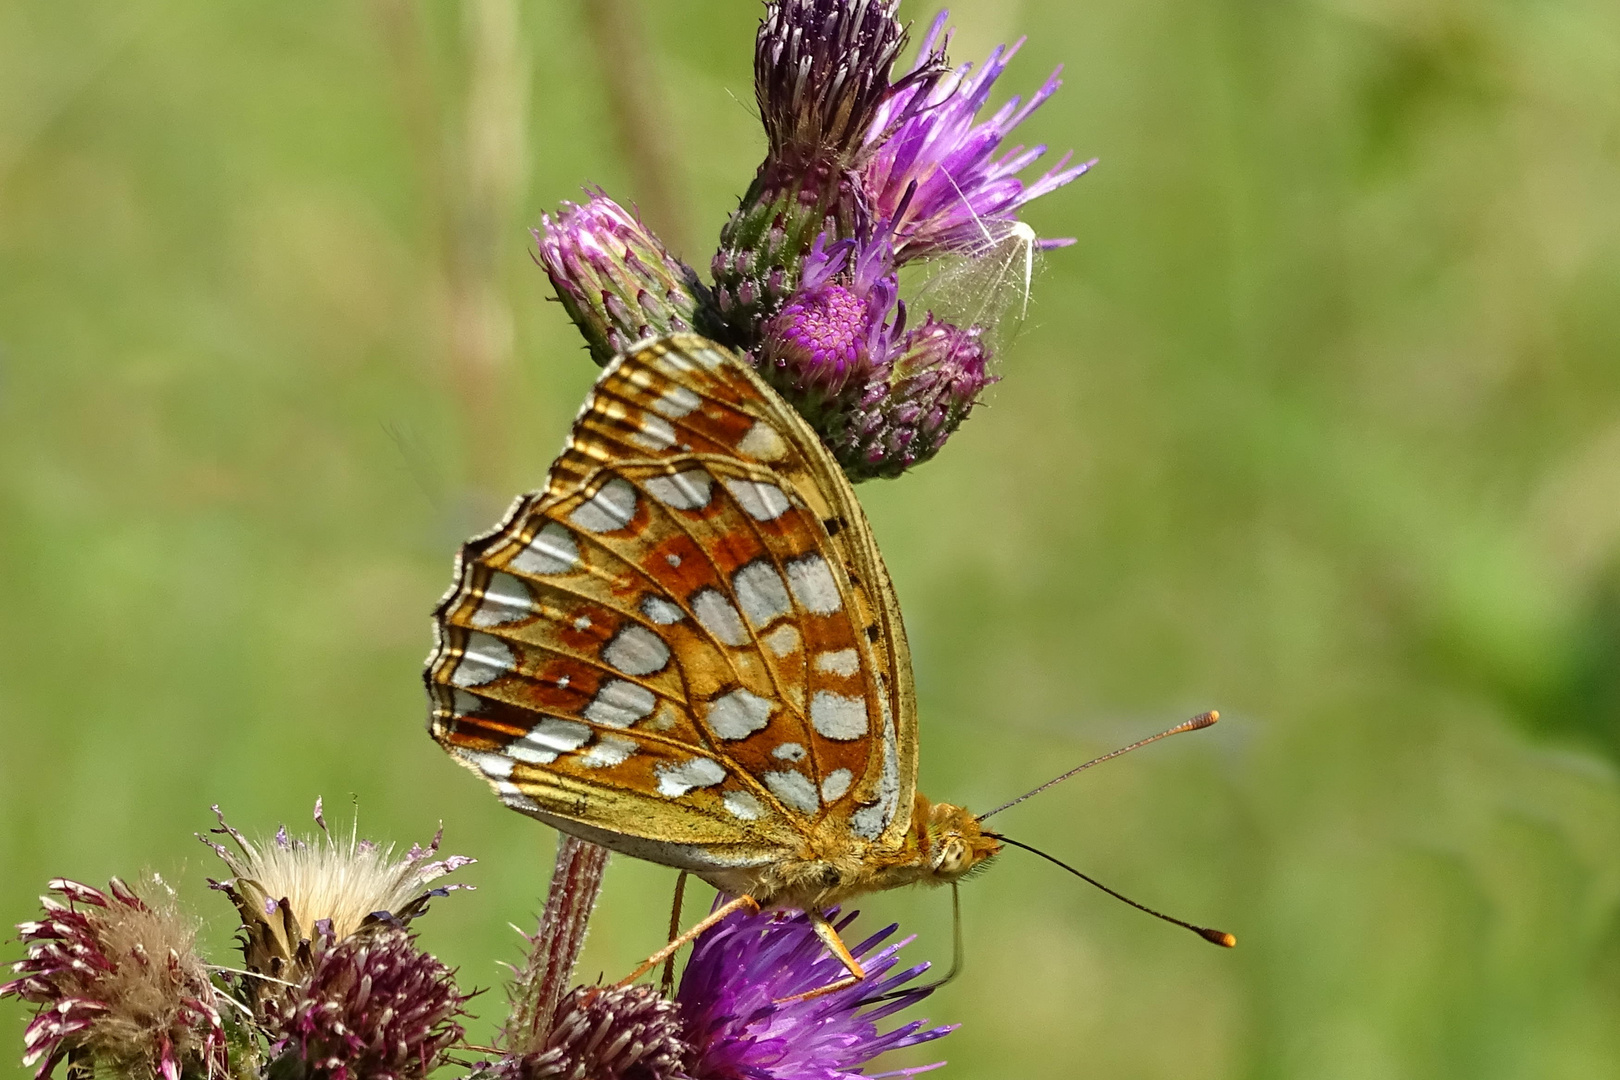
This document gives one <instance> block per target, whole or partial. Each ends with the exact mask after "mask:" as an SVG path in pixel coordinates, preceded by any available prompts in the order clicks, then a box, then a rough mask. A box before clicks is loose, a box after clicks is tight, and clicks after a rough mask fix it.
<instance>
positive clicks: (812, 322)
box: [540, 0, 1092, 481]
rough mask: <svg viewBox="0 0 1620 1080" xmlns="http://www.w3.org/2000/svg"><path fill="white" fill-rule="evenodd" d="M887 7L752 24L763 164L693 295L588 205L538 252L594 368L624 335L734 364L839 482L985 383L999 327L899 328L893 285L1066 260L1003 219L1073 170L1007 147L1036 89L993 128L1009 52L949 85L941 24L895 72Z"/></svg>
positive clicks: (811, 7)
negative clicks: (798, 425) (714, 354)
mask: <svg viewBox="0 0 1620 1080" xmlns="http://www.w3.org/2000/svg"><path fill="white" fill-rule="evenodd" d="M897 8H898V0H858V2H857V0H772V2H769V3H767V4H766V13H765V17H764V18H763V20H762V21H761V23H760V28H759V33H758V35H757V37H756V40H755V55H754V76H755V96H756V98H757V100H758V104H759V110H760V116H761V118H762V120H763V122H764V126H765V133H766V144H767V154H766V158H765V161H764V162H763V163H762V164H761V165H760V167H759V170H758V172H757V173H756V175H755V177H754V180H753V182H752V183H751V184H750V186H749V188H748V191H747V192H746V193H745V194H744V195H743V197H742V199H741V202H740V204H739V206H738V208H737V210H736V212H735V213H733V214H732V215H731V218H730V219H729V220H728V221H727V222H726V224H725V226H724V228H723V229H722V230H721V234H720V246H719V249H718V250H717V251H716V252H715V254H714V257H713V259H712V260H711V262H710V270H711V274H712V281H711V282H710V283H707V284H704V283H700V282H699V281H698V279H697V276H696V274H695V273H694V272H693V271H692V270H691V269H690V268H688V267H687V266H685V264H683V263H681V262H680V261H679V260H678V259H676V258H675V257H674V256H673V255H671V254H670V253H669V252H668V251H667V249H666V248H665V247H664V246H663V244H662V243H661V242H660V241H659V240H658V239H657V237H656V236H654V235H653V234H652V233H651V232H650V231H649V230H648V229H647V228H646V227H645V226H644V225H643V224H642V223H641V222H639V221H638V220H637V219H635V217H634V216H633V215H631V214H628V213H626V212H625V211H624V210H623V209H622V208H620V207H619V206H618V205H617V204H615V203H614V202H613V201H612V200H611V199H609V198H608V197H607V196H606V195H605V194H603V193H601V192H596V193H594V194H592V196H591V197H590V199H589V200H588V201H587V203H586V204H584V205H583V206H572V205H570V206H567V207H565V209H564V211H563V212H562V213H561V214H559V215H557V216H556V217H548V218H546V219H545V222H544V229H543V231H542V232H541V234H540V259H541V263H542V264H543V265H544V266H545V268H546V271H547V273H548V274H549V275H550V277H551V280H552V283H553V285H554V287H555V289H556V292H557V296H558V298H559V299H560V300H561V301H562V302H563V304H564V307H565V308H566V310H567V311H568V313H569V315H570V316H571V317H572V318H573V319H574V321H575V323H576V324H577V325H578V326H579V327H580V329H581V331H582V332H583V333H584V334H585V337H586V339H587V340H588V341H589V342H590V344H591V349H592V354H593V356H594V357H595V358H596V359H597V361H598V362H599V363H605V362H606V361H607V359H608V358H610V357H611V356H612V355H613V354H614V353H616V352H618V351H621V350H622V349H623V348H624V347H625V346H627V345H628V344H630V343H631V342H633V341H635V340H638V339H640V338H642V337H646V336H650V335H655V334H661V333H668V332H671V331H675V330H683V329H691V328H695V329H697V330H699V331H700V332H703V333H706V334H708V335H709V336H711V337H713V338H715V339H716V340H718V341H720V342H722V343H723V344H726V345H730V346H732V347H733V348H736V349H738V350H740V351H742V352H744V353H746V354H747V355H748V356H749V357H750V358H751V359H752V360H753V362H754V364H755V366H756V368H757V369H758V370H759V371H760V373H761V374H762V375H764V376H765V378H766V379H767V381H769V382H770V383H771V385H772V386H773V387H774V388H775V389H776V390H777V391H778V392H779V393H781V394H782V395H783V396H784V397H785V398H786V399H787V400H788V401H790V402H791V403H792V404H793V405H794V406H795V407H796V408H797V409H798V410H799V412H800V413H801V414H802V415H803V416H804V417H805V418H806V420H808V421H809V422H810V424H811V426H812V427H813V428H815V430H816V431H817V432H818V433H819V434H820V435H821V437H822V439H823V441H825V442H826V444H827V446H828V447H829V449H831V451H832V452H833V455H834V456H835V457H836V458H837V459H838V461H839V464H840V465H842V466H843V468H844V471H845V472H846V473H847V474H848V475H849V477H850V478H851V479H852V480H857V481H859V480H866V479H870V478H872V477H893V476H898V475H900V474H901V473H902V472H904V471H905V470H907V469H909V468H911V467H912V466H914V465H917V464H919V463H921V462H923V461H926V460H928V459H929V458H931V457H933V456H934V455H935V454H937V453H938V452H939V450H940V448H941V447H943V446H944V444H945V442H946V440H947V439H948V438H950V436H951V434H952V433H953V432H955V431H956V429H957V428H958V427H959V426H960V425H961V423H962V422H963V421H964V420H965V419H966V418H967V416H968V415H969V414H970V413H971V411H972V409H973V407H974V405H975V404H977V403H978V402H979V401H980V400H981V399H982V397H983V395H984V392H985V390H986V389H987V388H988V387H989V386H990V385H991V384H992V383H994V382H995V381H996V377H995V376H994V375H993V374H992V373H991V367H990V361H991V355H990V346H989V344H988V342H989V341H990V340H991V339H992V331H994V329H995V323H996V321H997V320H998V319H999V318H1000V317H1001V312H1000V311H998V310H996V309H995V305H982V304H980V305H974V307H973V313H972V314H971V316H969V317H966V318H963V317H961V316H959V315H956V314H953V312H951V311H946V310H939V309H938V308H937V306H936V305H932V304H931V305H929V306H928V307H927V310H925V311H924V312H923V313H922V318H920V319H919V318H915V317H913V318H911V319H910V320H909V322H910V324H911V325H910V328H909V329H908V326H907V323H908V317H907V313H906V305H905V302H904V300H903V299H902V297H901V289H900V278H899V272H900V269H901V268H902V267H903V266H906V265H907V264H921V263H934V264H935V265H936V266H938V265H939V264H940V261H941V260H949V261H953V262H956V263H963V264H968V265H971V264H974V263H980V264H983V265H985V266H996V265H1003V264H1010V263H1012V262H1015V261H1017V260H1018V259H1019V258H1023V259H1028V258H1031V257H1032V256H1033V252H1034V250H1035V249H1039V248H1052V247H1060V246H1063V245H1065V244H1069V243H1072V242H1073V241H1072V240H1067V239H1038V238H1036V237H1035V235H1034V233H1033V232H1031V231H1030V230H1029V228H1028V226H1026V225H1024V224H1023V223H1022V222H1021V221H1020V220H1019V217H1018V214H1019V212H1020V210H1021V209H1022V208H1023V207H1024V206H1025V205H1027V204H1028V203H1029V202H1030V201H1031V200H1033V199H1036V198H1038V197H1040V196H1041V195H1045V194H1047V193H1049V192H1051V191H1055V190H1056V189H1057V188H1060V187H1062V186H1063V185H1065V184H1067V183H1069V182H1070V181H1072V180H1074V179H1075V178H1076V177H1078V176H1080V175H1081V174H1083V173H1084V172H1085V171H1086V170H1087V169H1089V168H1090V167H1091V164H1092V163H1090V162H1087V163H1084V164H1071V163H1070V161H1071V159H1070V155H1068V154H1064V155H1063V156H1062V157H1061V158H1060V159H1059V160H1058V162H1057V163H1056V164H1055V165H1054V166H1053V167H1051V168H1049V169H1047V170H1046V171H1044V172H1042V173H1040V174H1038V175H1033V176H1032V175H1030V170H1031V168H1032V167H1033V166H1034V165H1035V163H1036V162H1037V161H1038V160H1040V159H1041V158H1042V157H1043V156H1044V154H1045V153H1046V147H1045V146H1043V145H1036V146H1029V147H1026V146H1023V145H1013V146H1007V145H1005V144H1006V143H1007V140H1008V137H1009V136H1010V135H1011V133H1012V132H1013V130H1014V129H1015V128H1017V127H1018V126H1019V125H1020V124H1022V123H1023V122H1024V121H1025V120H1026V119H1028V118H1029V116H1030V114H1031V113H1033V112H1034V111H1035V110H1036V109H1037V108H1039V107H1040V106H1041V104H1042V103H1043V102H1045V101H1046V100H1047V99H1048V98H1050V97H1051V96H1052V94H1053V93H1055V92H1056V91H1057V89H1058V86H1059V85H1060V81H1059V79H1058V76H1057V73H1056V72H1054V73H1053V74H1052V75H1051V76H1050V77H1049V78H1048V79H1047V80H1046V81H1045V82H1044V83H1043V84H1042V85H1041V86H1040V87H1039V88H1038V89H1037V90H1036V92H1035V93H1034V94H1032V95H1031V96H1030V97H1029V98H1028V99H1027V100H1024V99H1022V98H1020V97H1017V96H1015V97H1012V98H1010V99H1009V100H1007V101H1006V102H1004V103H1003V104H1001V105H1000V106H999V107H996V108H994V109H992V108H991V101H990V99H991V95H992V92H993V89H994V87H995V85H996V82H997V80H998V79H1000V77H1001V75H1002V74H1003V72H1005V71H1006V69H1007V67H1008V65H1009V63H1010V62H1011V61H1012V59H1013V57H1014V56H1015V55H1016V54H1017V52H1018V48H1019V45H1021V44H1022V42H1017V43H1014V44H1013V45H1012V46H1011V47H1005V46H1004V47H1000V48H997V49H996V50H995V51H994V52H992V53H991V54H990V57H989V58H988V59H987V60H986V61H985V63H984V64H983V65H981V66H978V67H975V66H974V65H973V64H971V63H964V64H960V65H954V66H953V65H952V63H951V61H950V59H949V57H948V50H949V45H950V38H951V34H950V31H949V29H948V28H947V23H946V13H945V12H940V14H939V15H938V17H937V18H935V19H934V21H933V23H932V25H931V26H930V28H929V30H928V33H927V34H926V35H925V36H924V38H923V40H922V42H921V44H920V46H919V47H918V49H917V51H916V57H915V60H914V61H913V62H912V64H911V66H910V67H909V68H908V69H907V70H905V71H902V72H899V73H896V71H895V65H896V63H897V60H898V57H899V55H900V53H901V51H902V47H903V45H904V43H905V39H906V28H905V26H904V25H902V24H901V23H900V22H899V20H898V19H897V17H896V10H897ZM1020 246H1023V247H1025V248H1027V249H1028V250H1026V251H1024V252H1022V254H1021V255H1020V253H1019V252H1018V251H1017V249H1018V248H1019V247H1020Z"/></svg>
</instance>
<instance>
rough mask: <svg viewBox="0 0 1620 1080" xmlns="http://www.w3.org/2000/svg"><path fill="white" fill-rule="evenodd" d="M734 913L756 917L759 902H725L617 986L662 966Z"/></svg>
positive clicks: (745, 898) (743, 898)
mask: <svg viewBox="0 0 1620 1080" xmlns="http://www.w3.org/2000/svg"><path fill="white" fill-rule="evenodd" d="M734 911H746V912H748V913H749V914H750V915H758V914H759V901H758V900H755V899H754V898H753V897H752V896H739V897H737V898H736V899H735V900H729V901H727V902H726V903H724V904H722V905H721V906H720V907H718V908H716V909H715V910H714V911H713V912H711V913H710V914H709V917H708V918H706V919H704V920H703V921H702V922H700V923H698V924H697V925H696V926H694V927H692V928H691V929H690V930H688V931H687V932H686V933H684V934H682V935H681V936H680V937H678V938H676V939H675V940H674V941H671V942H670V943H669V944H668V945H665V946H664V947H663V948H662V949H659V950H658V951H657V952H655V953H653V954H652V955H651V956H649V957H647V959H646V960H645V961H643V962H642V965H641V966H640V967H638V968H636V970H634V971H632V972H631V973H630V974H628V975H626V976H625V977H624V978H622V979H620V980H619V982H618V985H619V986H629V985H630V984H631V983H633V982H635V981H636V980H637V979H639V978H641V977H642V976H643V975H645V974H647V972H649V971H651V970H652V969H653V968H655V967H657V966H658V965H659V964H662V963H663V962H664V961H665V960H666V959H668V958H669V957H671V956H674V955H675V954H676V953H677V952H679V951H680V949H681V946H682V945H685V944H686V943H687V942H689V941H691V940H692V939H694V938H696V937H697V936H698V935H699V934H701V933H703V931H705V930H707V929H708V928H709V927H711V926H713V925H714V924H715V923H717V922H719V921H720V920H722V919H724V918H725V917H726V916H727V915H730V914H731V913H732V912H734Z"/></svg>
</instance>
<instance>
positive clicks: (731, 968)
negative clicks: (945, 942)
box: [676, 913, 955, 1080]
mask: <svg viewBox="0 0 1620 1080" xmlns="http://www.w3.org/2000/svg"><path fill="white" fill-rule="evenodd" d="M854 917H855V916H854V915H850V916H848V917H847V918H845V919H843V920H842V921H840V922H839V923H838V926H839V929H840V930H842V929H843V928H844V927H846V926H848V925H849V924H850V922H851V921H852V920H853V919H854ZM895 930H896V927H894V926H890V927H888V928H887V929H884V930H880V931H878V932H877V933H876V934H873V935H872V936H871V937H869V938H867V939H866V940H865V941H863V942H861V943H860V944H859V945H857V946H856V947H855V948H854V949H853V950H851V951H852V952H853V953H854V954H855V956H856V958H857V959H859V960H860V961H861V964H862V965H863V966H864V967H865V968H866V972H867V977H866V979H865V980H864V981H862V982H861V983H859V984H857V985H855V986H852V987H849V988H847V989H845V990H842V991H838V992H836V993H832V994H826V995H823V996H821V997H817V998H811V999H810V1000H808V1001H797V1002H790V1003H785V1004H779V1002H781V1001H783V999H786V998H791V997H793V996H794V995H796V994H801V993H804V992H805V991H807V990H812V989H815V988H817V987H820V986H825V985H827V984H828V983H830V982H833V981H835V980H837V979H839V978H841V977H842V976H843V975H844V967H843V965H842V964H840V963H839V962H838V960H837V959H835V958H834V957H832V956H830V955H828V954H827V951H826V949H825V947H824V946H823V945H822V943H821V939H820V938H818V937H817V936H816V933H815V931H814V930H813V929H812V928H811V926H810V921H809V920H808V919H807V918H805V917H804V916H803V915H795V916H792V917H783V916H781V915H779V914H765V915H743V914H741V913H739V914H738V915H734V916H732V917H731V918H729V919H727V920H725V921H724V922H722V923H720V924H719V925H718V926H716V927H714V928H713V929H711V930H709V931H708V932H707V933H705V934H704V935H703V936H702V937H701V938H699V939H698V942H697V945H696V947H695V948H694V949H693V952H692V957H691V960H690V961H688V963H687V965H686V972H685V974H684V975H683V976H682V977H681V985H680V989H679V991H678V992H677V994H676V1002H677V1003H678V1004H679V1005H680V1008H681V1016H682V1019H683V1022H684V1025H685V1028H686V1033H687V1038H688V1040H689V1041H690V1042H691V1043H692V1045H693V1046H694V1047H695V1051H694V1055H695V1056H694V1058H693V1063H692V1068H691V1073H692V1075H693V1076H696V1077H702V1078H705V1080H710V1078H712V1080H848V1078H851V1077H856V1076H861V1075H863V1073H862V1071H861V1070H862V1069H863V1067H864V1066H865V1065H866V1063H867V1062H869V1061H871V1060H872V1059H873V1058H875V1057H877V1056H878V1055H879V1054H881V1053H883V1052H885V1051H888V1050H895V1049H899V1048H900V1047H903V1046H915V1045H917V1044H918V1043H924V1042H929V1041H930V1040H933V1039H937V1038H940V1037H941V1036H943V1035H946V1034H948V1033H950V1032H951V1031H953V1030H955V1029H954V1026H953V1027H932V1028H930V1027H927V1026H926V1024H927V1022H926V1021H923V1020H914V1021H911V1022H910V1023H907V1024H902V1025H901V1026H900V1027H897V1028H895V1029H893V1030H891V1031H888V1032H880V1031H879V1029H878V1023H879V1021H881V1020H883V1019H885V1018H887V1017H889V1016H890V1015H892V1014H894V1013H896V1012H899V1011H900V1010H901V1009H904V1008H906V1007H907V1006H909V1005H913V1004H915V1003H917V1002H918V1001H921V1000H922V999H923V998H925V997H927V996H928V994H929V993H930V990H929V989H928V988H925V987H919V988H914V989H912V990H910V991H905V990H902V989H901V988H902V987H904V986H905V984H906V983H908V982H910V981H911V980H913V979H915V978H916V977H917V976H918V975H920V974H921V973H922V972H924V971H926V970H927V969H928V965H927V964H918V965H916V966H915V967H910V968H906V969H905V970H903V971H900V972H896V973H894V974H890V971H891V969H893V968H894V967H895V965H896V964H897V963H898V962H899V956H898V954H899V951H900V948H901V947H902V946H904V945H905V944H906V943H907V942H909V941H910V940H911V939H910V938H906V939H904V940H902V941H897V942H893V943H891V944H887V945H885V944H884V943H885V942H887V941H888V940H889V939H890V938H891V937H893V935H894V933H895ZM890 994H895V995H896V996H894V997H893V998H892V1000H887V1001H885V1000H881V999H883V998H885V997H886V996H888V995H890ZM927 1068H932V1066H926V1067H924V1068H917V1069H903V1070H900V1071H898V1072H895V1073H888V1074H886V1075H890V1076H895V1075H911V1074H914V1073H918V1072H923V1071H926V1069H927Z"/></svg>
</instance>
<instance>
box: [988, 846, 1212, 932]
mask: <svg viewBox="0 0 1620 1080" xmlns="http://www.w3.org/2000/svg"><path fill="white" fill-rule="evenodd" d="M984 835H986V836H988V837H990V838H991V839H993V840H1000V841H1001V842H1002V843H1003V844H1011V845H1012V846H1013V847H1015V848H1023V849H1024V850H1025V851H1028V852H1030V853H1031V854H1034V855H1039V856H1040V857H1041V858H1043V859H1045V860H1046V861H1047V862H1049V863H1053V864H1054V865H1057V866H1061V867H1063V869H1065V870H1067V871H1068V872H1069V873H1071V874H1073V875H1074V876H1075V877H1077V878H1079V879H1080V880H1081V881H1084V882H1085V883H1086V884H1088V885H1095V886H1097V888H1099V889H1101V890H1102V891H1103V892H1105V893H1107V894H1108V895H1109V896H1112V897H1113V898H1114V899H1115V900H1123V901H1124V902H1125V903H1127V904H1129V905H1131V907H1133V908H1135V909H1136V910H1137V911H1145V912H1147V913H1148V914H1149V915H1151V916H1153V917H1154V918H1155V919H1163V920H1164V921H1165V922H1167V923H1173V924H1175V925H1176V926H1180V927H1183V928H1184V929H1187V930H1191V931H1192V932H1193V933H1195V934H1197V935H1198V936H1199V937H1201V938H1203V939H1204V940H1205V941H1210V942H1214V943H1215V944H1216V945H1221V946H1224V947H1225V948H1228V949H1231V948H1234V947H1236V945H1237V938H1236V937H1234V936H1233V935H1231V934H1228V933H1227V932H1226V931H1225V930H1213V929H1211V928H1210V927H1207V926H1194V925H1193V924H1192V923H1190V922H1187V921H1185V920H1183V919H1178V918H1176V917H1175V916H1174V915H1166V914H1165V913H1164V912H1162V911H1154V910H1153V909H1152V908H1150V907H1148V906H1147V905H1146V904H1138V903H1137V902H1136V901H1135V900H1132V899H1131V898H1130V897H1128V896H1126V895H1125V894H1124V893H1118V892H1115V891H1114V890H1113V889H1110V888H1109V887H1108V886H1106V885H1104V884H1103V883H1102V882H1100V881H1098V880H1097V879H1096V878H1094V877H1091V876H1090V875H1088V874H1082V873H1081V872H1080V871H1078V870H1076V869H1075V868H1074V867H1072V866H1070V865H1069V864H1068V863H1066V862H1064V861H1063V860H1062V859H1058V858H1054V857H1053V856H1051V855H1048V854H1047V853H1046V852H1044V851H1042V850H1041V849H1040V848H1037V847H1031V846H1030V845H1028V844H1021V843H1019V842H1018V841H1017V840H1014V839H1013V838H1012V837H1010V836H1004V835H1002V834H1000V833H993V832H986V833H985V834H984Z"/></svg>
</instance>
